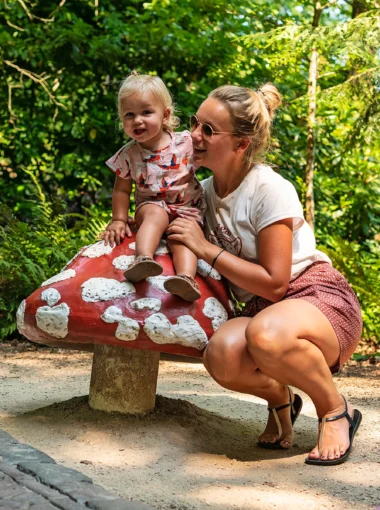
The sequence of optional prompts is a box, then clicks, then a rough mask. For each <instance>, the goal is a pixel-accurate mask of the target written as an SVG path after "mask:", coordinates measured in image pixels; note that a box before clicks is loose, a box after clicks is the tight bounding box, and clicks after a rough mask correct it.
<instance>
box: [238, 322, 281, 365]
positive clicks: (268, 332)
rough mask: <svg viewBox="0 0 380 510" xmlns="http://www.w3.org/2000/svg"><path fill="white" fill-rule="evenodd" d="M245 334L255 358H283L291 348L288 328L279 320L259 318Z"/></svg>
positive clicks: (251, 323) (249, 348)
mask: <svg viewBox="0 0 380 510" xmlns="http://www.w3.org/2000/svg"><path fill="white" fill-rule="evenodd" d="M245 334H246V339H247V347H248V350H249V352H250V353H252V354H253V355H254V356H255V357H258V356H268V357H270V358H271V359H273V358H277V357H281V356H282V355H283V354H284V351H285V350H286V349H287V348H288V347H289V344H288V342H287V336H288V335H287V332H286V328H284V327H283V326H282V325H281V322H280V321H279V320H278V319H275V320H271V319H270V318H269V317H265V318H260V317H259V316H257V317H255V318H254V319H252V320H251V322H250V323H249V324H248V326H247V329H246V331H245Z"/></svg>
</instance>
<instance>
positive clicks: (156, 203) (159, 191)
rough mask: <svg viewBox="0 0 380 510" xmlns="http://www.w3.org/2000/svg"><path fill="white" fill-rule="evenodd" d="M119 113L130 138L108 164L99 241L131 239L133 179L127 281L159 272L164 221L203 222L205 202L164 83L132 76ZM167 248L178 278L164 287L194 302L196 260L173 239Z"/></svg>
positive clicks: (196, 295)
mask: <svg viewBox="0 0 380 510" xmlns="http://www.w3.org/2000/svg"><path fill="white" fill-rule="evenodd" d="M118 109H119V116H120V119H121V121H122V123H123V129H124V132H125V133H126V134H127V135H128V136H129V137H130V138H132V140H131V141H130V142H129V143H127V144H126V145H124V147H122V148H121V149H120V150H119V151H118V152H117V153H116V154H115V155H114V156H112V158H110V159H109V160H108V161H107V165H108V166H109V167H110V168H111V170H113V171H114V172H115V174H116V180H115V185H114V190H113V194H112V222H111V223H110V224H109V225H108V227H107V229H106V231H105V232H103V233H102V234H101V236H100V237H101V238H103V239H104V242H105V244H107V243H108V241H109V242H110V244H111V246H112V245H113V244H114V243H115V242H116V244H119V243H120V242H121V241H122V240H123V239H124V236H125V235H128V236H130V235H131V234H130V230H129V227H128V224H127V219H128V210H129V204H130V195H131V191H132V181H134V182H135V183H136V191H135V202H136V212H135V220H136V223H137V226H138V232H137V235H136V260H135V262H134V263H133V264H132V265H131V266H130V267H129V268H128V269H127V270H126V271H125V273H124V275H125V277H126V278H127V279H128V280H129V281H131V282H139V281H140V280H143V279H145V278H147V277H149V276H157V275H159V274H161V273H162V270H163V268H162V266H161V264H159V263H158V262H156V261H155V260H153V257H154V253H155V251H156V249H157V247H158V244H159V242H160V240H161V237H162V235H163V234H164V233H165V232H166V229H167V228H168V226H169V223H170V222H171V221H172V220H173V219H175V218H178V217H184V218H190V219H194V220H195V221H197V222H198V223H200V224H203V215H204V212H205V201H204V198H203V193H202V188H201V185H200V184H199V182H198V180H197V179H196V177H195V174H194V169H193V164H192V161H191V158H192V150H193V148H192V142H191V136H190V132H189V131H183V132H177V133H175V132H174V131H173V129H174V128H175V127H176V126H177V125H178V124H179V119H178V118H177V117H175V115H174V105H173V101H172V98H171V96H170V93H169V91H168V90H167V88H166V86H165V84H164V83H163V81H162V80H161V79H160V78H158V77H157V76H149V75H139V74H137V73H136V72H133V73H132V74H131V75H130V76H129V77H128V78H126V80H124V82H123V83H122V85H121V87H120V90H119V95H118ZM168 244H169V247H170V249H171V251H172V256H173V265H174V268H175V271H176V275H177V276H174V277H171V278H168V279H167V280H165V283H164V286H165V289H166V290H167V291H169V292H170V293H172V294H176V295H178V296H181V297H182V298H183V299H185V300H187V301H194V300H196V299H199V298H200V292H199V287H198V284H197V283H196V281H195V279H194V277H195V273H196V267H197V258H196V256H195V255H194V254H193V252H192V251H191V250H189V249H188V248H187V247H186V246H185V245H184V244H182V243H180V242H178V241H169V240H168Z"/></svg>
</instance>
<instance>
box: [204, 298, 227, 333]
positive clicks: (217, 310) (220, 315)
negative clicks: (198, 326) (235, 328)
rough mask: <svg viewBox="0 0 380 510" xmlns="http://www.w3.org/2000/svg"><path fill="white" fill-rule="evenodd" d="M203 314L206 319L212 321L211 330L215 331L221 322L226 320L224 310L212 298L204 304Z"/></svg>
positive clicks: (218, 302) (220, 304) (219, 303)
mask: <svg viewBox="0 0 380 510" xmlns="http://www.w3.org/2000/svg"><path fill="white" fill-rule="evenodd" d="M203 313H204V315H205V316H206V317H208V318H209V319H211V320H212V327H213V330H214V331H216V330H217V329H218V328H220V326H221V325H222V324H223V322H226V320H227V319H228V314H227V312H226V309H225V308H224V306H223V305H222V303H221V302H220V301H218V300H217V299H216V298H214V297H209V298H207V299H206V301H205V302H204V307H203Z"/></svg>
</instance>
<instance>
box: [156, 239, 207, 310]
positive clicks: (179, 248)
mask: <svg viewBox="0 0 380 510" xmlns="http://www.w3.org/2000/svg"><path fill="white" fill-rule="evenodd" d="M168 244H169V246H170V249H171V251H172V255H173V265H174V269H175V272H176V274H177V276H173V277H172V278H169V279H168V280H166V281H165V283H164V287H165V289H166V290H167V291H168V292H170V293H171V294H175V295H176V296H180V297H181V298H183V299H185V300H186V301H195V300H196V299H199V298H200V297H201V293H200V292H199V286H198V284H197V282H196V281H195V279H194V277H195V273H196V271H197V257H196V256H195V255H194V253H193V252H192V251H191V250H189V248H187V246H185V245H184V244H182V243H180V242H178V241H169V240H168Z"/></svg>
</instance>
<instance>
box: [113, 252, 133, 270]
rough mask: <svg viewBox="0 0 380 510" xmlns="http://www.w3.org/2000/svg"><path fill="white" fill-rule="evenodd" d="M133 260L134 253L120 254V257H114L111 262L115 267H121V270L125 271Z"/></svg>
mask: <svg viewBox="0 0 380 510" xmlns="http://www.w3.org/2000/svg"><path fill="white" fill-rule="evenodd" d="M134 261H135V256H134V255H120V257H116V258H115V259H114V260H113V261H112V264H113V265H114V266H115V267H116V269H121V270H122V271H125V270H126V269H128V268H129V266H130V265H131V264H133V262H134Z"/></svg>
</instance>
